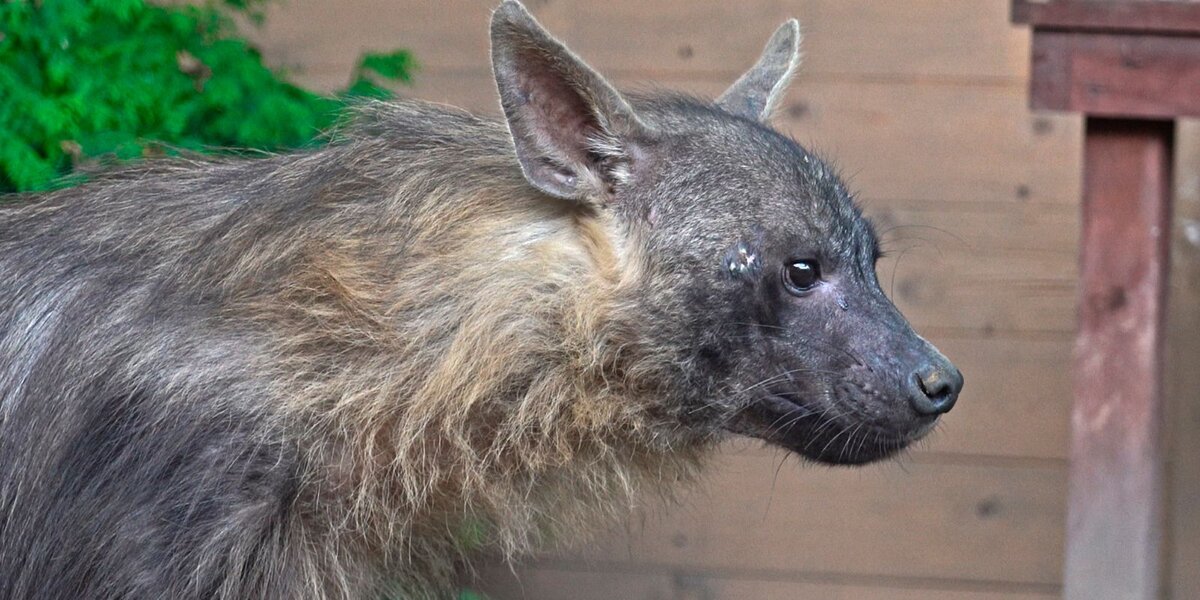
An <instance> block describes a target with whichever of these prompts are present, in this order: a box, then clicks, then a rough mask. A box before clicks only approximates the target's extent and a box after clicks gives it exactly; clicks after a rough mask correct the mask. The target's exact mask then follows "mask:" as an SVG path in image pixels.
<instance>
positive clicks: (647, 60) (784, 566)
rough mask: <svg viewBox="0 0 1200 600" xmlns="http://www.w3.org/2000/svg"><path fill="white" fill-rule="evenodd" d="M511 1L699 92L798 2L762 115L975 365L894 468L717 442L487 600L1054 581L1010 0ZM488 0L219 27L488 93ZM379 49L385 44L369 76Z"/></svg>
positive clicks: (1186, 305) (1051, 147)
mask: <svg viewBox="0 0 1200 600" xmlns="http://www.w3.org/2000/svg"><path fill="white" fill-rule="evenodd" d="M526 3H527V5H528V6H529V8H530V9H531V10H533V11H534V12H535V14H536V15H537V16H538V17H539V19H540V20H541V21H542V22H543V23H544V24H545V25H546V26H547V27H548V28H549V29H550V30H551V31H552V32H554V33H555V34H556V35H558V36H559V37H560V38H561V39H563V40H564V41H566V42H567V44H568V45H570V46H571V47H572V48H573V49H574V50H575V51H576V52H577V53H578V54H580V55H581V56H582V57H583V58H584V59H585V60H587V61H589V62H590V63H591V64H592V65H593V66H595V67H597V68H599V69H600V70H602V71H603V72H604V73H606V74H608V75H609V76H611V77H612V78H613V79H614V80H615V81H616V82H617V83H618V84H619V85H622V86H625V87H630V88H638V87H642V88H645V87H647V86H659V87H664V88H672V89H679V90H684V91H690V92H694V93H696V94H700V95H704V96H713V95H715V94H717V93H719V92H720V91H721V90H723V89H724V88H725V87H726V86H727V85H728V84H729V83H731V82H732V81H733V80H734V79H735V78H736V77H737V75H738V74H740V72H741V71H742V70H744V69H745V68H747V67H748V66H749V65H750V64H751V63H752V62H753V61H754V60H755V58H756V57H757V56H758V53H759V52H760V50H761V48H762V45H763V43H764V42H765V41H766V38H767V36H768V35H770V33H771V32H772V31H773V30H774V28H775V27H776V26H777V25H779V23H780V22H782V21H783V20H784V19H786V18H789V17H797V18H799V19H800V21H801V23H802V26H803V29H804V32H805V41H804V50H805V60H804V64H803V66H802V69H801V71H800V74H799V76H798V77H797V79H796V80H795V82H794V84H793V86H792V89H791V92H790V94H789V95H788V98H787V100H786V101H785V102H784V103H783V104H782V105H781V107H780V109H779V112H778V115H777V116H778V118H777V124H778V126H779V127H780V128H782V129H783V130H786V131H787V132H788V133H790V134H791V135H792V136H794V137H795V138H796V139H797V140H799V141H800V142H801V143H802V144H805V145H808V146H810V147H812V148H815V149H817V150H819V151H820V152H822V153H824V154H826V155H828V156H829V157H831V158H832V159H833V160H834V161H835V163H837V164H838V165H839V166H840V167H841V168H842V169H843V170H844V171H845V172H846V173H847V174H848V175H849V177H850V179H851V183H852V187H853V188H855V189H856V190H857V191H858V192H859V194H860V196H861V198H862V200H863V204H864V206H865V209H866V211H867V212H868V213H869V215H870V216H871V217H872V218H873V219H874V220H875V221H876V223H877V224H878V226H879V230H880V231H881V232H883V237H884V240H885V248H886V249H887V251H888V253H889V256H888V258H886V259H885V260H884V261H883V262H882V263H881V266H880V279H881V281H882V283H883V285H884V288H885V290H886V291H888V292H889V293H890V294H891V295H892V297H893V298H894V299H895V300H896V301H897V303H898V304H899V305H900V307H901V309H902V310H903V312H904V313H905V314H906V315H907V316H908V317H909V318H910V319H911V320H912V321H913V323H914V325H915V326H916V328H917V329H918V331H920V332H921V333H922V334H923V335H925V336H926V337H928V338H929V339H930V340H931V341H933V342H934V343H935V344H936V345H938V346H939V347H940V348H941V349H942V350H943V351H944V352H945V353H946V354H947V355H948V356H949V357H951V358H952V359H953V360H954V361H955V362H956V363H958V365H959V366H960V367H961V368H962V370H963V371H964V373H965V375H966V379H967V386H966V391H965V393H964V396H963V397H962V399H961V401H960V402H959V405H958V407H957V408H956V409H955V411H954V412H953V413H951V414H950V415H948V417H947V418H946V419H945V420H944V424H943V426H942V427H941V428H940V430H939V431H938V433H937V434H935V435H934V436H932V437H931V438H930V439H929V440H928V441H927V442H926V443H924V444H923V445H922V446H921V447H920V448H919V449H917V450H915V451H913V452H912V453H911V454H909V455H907V456H906V457H904V458H903V459H902V460H900V461H899V462H898V463H889V464H884V465H878V466H870V467H865V468H860V469H853V470H851V469H828V468H821V467H814V466H810V465H805V464H801V463H799V462H798V461H797V460H796V459H793V458H787V457H785V456H784V455H782V454H780V453H777V452H774V451H772V450H769V449H764V448H761V447H760V446H758V445H757V444H751V443H735V444H732V445H730V446H729V447H728V448H727V449H726V451H725V452H723V454H722V456H721V457H720V459H719V460H718V461H717V464H716V468H715V469H714V470H712V471H711V472H710V474H709V476H708V477H707V478H706V479H705V480H704V482H703V484H702V485H700V486H699V487H698V488H697V489H695V490H694V491H692V492H691V493H689V494H687V495H685V496H684V497H683V501H682V503H681V504H679V505H675V506H665V505H662V504H660V503H658V502H656V501H654V500H653V499H647V500H646V503H645V506H644V507H642V509H641V510H640V511H639V512H638V514H637V515H635V516H634V517H633V518H631V519H630V520H629V521H628V522H627V523H624V524H623V525H622V526H620V527H617V528H615V529H614V530H613V531H611V532H610V533H608V534H607V535H606V536H604V538H603V539H602V540H601V542H599V543H596V544H589V545H588V546H587V547H585V548H576V549H573V550H571V551H568V552H564V553H558V554H551V555H546V556H544V557H541V558H539V559H537V560H535V561H532V562H529V563H526V564H523V565H521V566H520V567H519V568H517V569H516V572H515V573H514V572H512V571H510V569H509V568H508V567H506V566H504V565H495V566H491V567H485V568H484V569H483V570H482V571H481V573H480V575H479V578H478V580H477V581H474V582H473V583H471V585H472V586H473V587H474V588H476V589H478V590H480V591H481V592H483V593H485V594H486V595H487V596H488V597H491V598H496V599H510V598H512V599H515V598H531V599H560V598H561V599H563V600H566V599H572V600H580V599H602V598H630V599H647V600H650V599H664V600H665V599H692V598H695V599H713V600H717V599H734V598H764V599H783V598H828V599H871V600H874V599H899V600H906V599H914V600H915V599H922V600H949V599H965V600H1034V599H1038V600H1042V599H1049V598H1056V597H1058V596H1059V595H1060V593H1061V584H1060V581H1061V574H1062V560H1063V539H1064V534H1065V531H1064V529H1065V515H1066V481H1067V479H1066V477H1067V464H1068V463H1067V449H1068V440H1069V438H1068V427H1069V412H1070V403H1071V373H1070V367H1071V348H1072V343H1073V331H1074V328H1075V325H1076V322H1075V310H1074V306H1075V302H1076V295H1075V291H1076V286H1075V282H1076V273H1077V267H1076V264H1077V249H1076V245H1077V242H1078V230H1079V223H1078V220H1079V219H1078V212H1079V209H1078V203H1079V198H1080V195H1081V189H1080V182H1081V175H1080V173H1081V168H1082V165H1081V144H1082V125H1081V119H1080V117H1078V116H1075V115H1062V114H1050V113H1036V112H1032V111H1030V110H1029V109H1028V108H1027V104H1028V90H1027V86H1028V74H1029V65H1030V55H1029V52H1030V50H1029V48H1030V34H1029V31H1028V29H1027V28H1026V27H1024V26H1019V25H1013V24H1012V23H1011V22H1010V15H1009V0H740V1H738V2H730V1H726V0H686V1H685V0H658V1H653V2H651V1H646V0H607V1H603V2H598V1H595V0H590V1H589V0H528V1H527V2H526ZM50 4H51V0H46V5H50ZM233 4H236V3H233ZM495 4H496V2H494V1H492V0H437V1H433V0H336V1H335V0H288V1H280V2H272V3H265V4H260V5H259V6H258V8H257V9H256V12H257V13H258V14H257V15H255V16H246V15H240V16H237V17H236V21H237V22H238V24H239V29H240V31H241V32H242V34H243V35H245V36H248V38H249V40H250V42H251V43H252V45H253V46H254V47H257V48H258V49H259V50H261V53H262V57H263V60H264V61H265V64H266V65H267V66H268V67H270V68H272V69H274V70H275V72H276V73H279V74H282V76H284V77H286V78H287V79H288V80H290V81H292V82H295V83H296V84H298V85H299V86H302V87H304V88H308V89H310V90H313V91H316V92H321V93H331V94H332V93H341V94H342V95H343V96H341V97H344V96H345V94H347V93H350V92H354V91H355V90H357V92H358V93H360V94H365V95H373V94H377V93H381V90H392V91H393V92H394V93H396V94H398V95H400V96H410V97H417V98H424V99H428V100H433V101H437V102H444V103H448V104H454V105H457V106H462V107H466V108H469V109H472V110H474V111H478V112H482V113H488V114H498V104H497V100H496V95H495V90H494V84H493V82H492V80H491V76H490V71H489V66H488V58H487V57H488V54H487V51H488V47H487V20H488V18H489V15H490V11H491V9H492V8H494V5H495ZM2 44H3V40H0V49H2ZM398 48H403V49H405V50H407V51H408V52H410V53H411V54H403V55H402V58H399V59H398V58H397V56H398V55H397V54H395V50H396V49H398ZM372 53H373V55H375V56H382V57H385V58H384V59H377V60H376V62H375V63H374V71H371V68H367V69H366V70H365V71H364V66H363V65H364V62H363V60H362V58H363V56H364V54H367V55H368V56H370V55H372ZM387 57H390V58H387ZM176 59H177V62H179V65H180V69H184V68H185V67H187V66H188V65H191V68H193V69H200V71H203V69H202V68H201V66H203V65H204V64H207V63H205V61H204V58H203V57H200V58H199V59H198V60H199V62H200V63H201V66H196V65H193V64H191V63H188V62H187V61H186V60H184V59H182V58H179V57H176ZM185 63H186V64H185ZM369 66H370V65H368V67H369ZM206 68H207V67H206ZM365 72H368V74H369V72H373V73H375V74H376V75H378V77H374V78H368V79H369V81H368V82H367V83H365V84H364V83H363V74H364V73H365ZM210 75H211V74H210ZM218 75H219V74H218ZM211 76H212V77H216V76H217V75H211ZM193 79H195V77H193ZM406 82H407V83H406ZM2 83H3V82H2V80H0V84H2ZM374 86H378V89H376V88H375V87H374ZM289 93H290V92H289ZM2 102H3V100H0V103H2ZM264 110H265V109H264ZM252 112H256V111H252ZM304 114H307V113H304ZM13 118H15V117H13V116H11V115H9V116H5V115H3V114H0V121H2V120H5V119H7V120H8V122H11V120H12V119H13ZM323 124H326V122H325V121H320V120H317V121H313V122H312V123H308V122H304V123H301V125H303V126H305V127H308V128H310V129H311V128H314V127H318V126H321V125H323ZM1177 139H1178V149H1177V157H1178V158H1177V168H1176V181H1175V190H1176V208H1175V221H1174V227H1173V231H1172V244H1173V256H1172V260H1173V265H1172V281H1171V290H1170V314H1169V319H1168V322H1169V327H1168V330H1169V339H1168V351H1167V356H1168V363H1167V392H1168V396H1169V400H1170V405H1171V409H1170V410H1171V418H1170V419H1169V421H1170V423H1169V427H1168V430H1169V431H1168V438H1169V439H1168V444H1169V449H1170V450H1169V453H1168V456H1169V459H1168V465H1167V468H1168V471H1167V473H1168V479H1169V490H1170V491H1169V493H1168V497H1169V507H1168V510H1167V513H1166V514H1167V516H1166V518H1167V519H1168V521H1169V523H1168V527H1167V530H1168V532H1169V533H1168V543H1167V554H1166V567H1167V570H1166V575H1165V576H1166V578H1167V580H1168V585H1167V587H1168V589H1169V593H1170V594H1171V597H1172V598H1180V599H1182V598H1200V569H1197V568H1196V565H1200V433H1198V432H1200V398H1198V397H1200V369H1197V368H1196V365H1197V360H1198V359H1200V335H1197V332H1200V304H1198V303H1197V299H1198V298H1200V126H1198V125H1197V124H1196V123H1192V122H1187V121H1184V122H1182V124H1181V125H1180V129H1179V133H1178V138H1177ZM201 142H203V143H211V142H205V141H203V140H201V141H200V142H197V143H201ZM298 144H300V142H295V143H292V144H291V145H298ZM228 145H231V146H236V145H238V139H237V138H236V137H231V138H230V141H229V142H228ZM139 148H141V147H140V146H139ZM71 151H74V152H75V155H76V156H71ZM65 152H66V154H67V155H68V156H67V159H68V160H76V159H78V158H79V157H78V154H79V151H78V149H76V148H74V147H71V146H66V150H65ZM137 152H143V153H145V150H144V149H141V150H137V151H135V152H134V154H136V153H137ZM0 160H3V155H0ZM80 160H82V159H80Z"/></svg>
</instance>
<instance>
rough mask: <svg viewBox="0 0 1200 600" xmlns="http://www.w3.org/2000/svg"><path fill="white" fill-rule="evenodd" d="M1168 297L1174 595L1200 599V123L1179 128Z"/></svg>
mask: <svg viewBox="0 0 1200 600" xmlns="http://www.w3.org/2000/svg"><path fill="white" fill-rule="evenodd" d="M1176 152H1177V159H1176V165H1177V170H1176V172H1177V175H1176V186H1175V189H1176V194H1175V228H1174V235H1173V236H1172V241H1173V247H1172V249H1171V286H1170V288H1169V289H1170V291H1169V296H1170V297H1169V299H1168V300H1167V312H1168V315H1167V342H1166V343H1167V351H1166V360H1167V363H1166V394H1167V401H1168V404H1169V405H1170V406H1169V410H1170V414H1171V415H1172V417H1171V418H1170V419H1168V421H1167V423H1168V425H1167V434H1168V435H1167V438H1168V439H1169V440H1170V442H1171V449H1170V454H1169V457H1168V460H1169V464H1170V469H1169V472H1168V476H1169V478H1170V481H1169V486H1168V487H1169V489H1170V513H1169V517H1168V518H1169V521H1168V522H1169V537H1170V540H1171V541H1170V543H1169V544H1168V545H1167V547H1168V548H1170V549H1171V556H1170V559H1169V561H1168V570H1169V577H1168V578H1167V584H1168V594H1167V597H1168V598H1176V599H1181V598H1200V569H1196V565H1200V369H1197V368H1196V365H1197V364H1200V337H1198V336H1197V335H1196V332H1197V331H1200V302H1197V301H1196V300H1197V298H1200V122H1197V121H1183V122H1181V123H1180V124H1179V135H1178V137H1177V142H1176Z"/></svg>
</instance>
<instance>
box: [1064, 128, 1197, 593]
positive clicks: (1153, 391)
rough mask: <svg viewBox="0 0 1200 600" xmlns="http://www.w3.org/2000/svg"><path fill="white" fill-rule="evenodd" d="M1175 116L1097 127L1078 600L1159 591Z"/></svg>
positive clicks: (1082, 364)
mask: <svg viewBox="0 0 1200 600" xmlns="http://www.w3.org/2000/svg"><path fill="white" fill-rule="evenodd" d="M1173 144H1174V124H1173V122H1170V121H1139V120H1115V119H1102V118H1094V117H1090V118H1088V119H1087V123H1086V141H1085V149H1084V154H1085V163H1084V169H1085V173H1084V201H1083V232H1082V237H1081V243H1082V249H1081V261H1080V290H1081V297H1080V305H1079V310H1080V314H1079V334H1078V339H1077V343H1076V348H1075V373H1076V382H1075V403H1074V408H1073V411H1072V432H1071V475H1070V492H1069V494H1070V498H1069V505H1068V510H1067V536H1068V537H1067V558H1066V566H1065V572H1064V578H1065V581H1064V584H1065V589H1064V591H1065V597H1066V598H1067V599H1068V600H1105V599H1109V598H1111V599H1114V600H1115V599H1122V600H1152V599H1157V598H1158V597H1159V596H1158V594H1159V587H1160V569H1159V564H1160V560H1161V557H1160V551H1161V546H1162V544H1161V542H1162V537H1163V534H1162V530H1163V524H1162V498H1163V491H1162V482H1163V477H1162V471H1163V457H1162V441H1161V438H1160V430H1161V422H1160V421H1161V418H1162V417H1161V415H1162V413H1163V411H1162V403H1163V400H1162V393H1161V365H1162V341H1163V331H1162V328H1163V316H1164V301H1165V293H1164V292H1165V289H1166V280H1167V267H1168V238H1169V232H1170V214H1171V161H1172V151H1173Z"/></svg>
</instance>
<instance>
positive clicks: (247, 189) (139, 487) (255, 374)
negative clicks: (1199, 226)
mask: <svg viewBox="0 0 1200 600" xmlns="http://www.w3.org/2000/svg"><path fill="white" fill-rule="evenodd" d="M361 113H362V114H360V115H359V119H358V124H357V125H356V126H354V127H352V128H350V129H349V130H347V131H346V132H343V134H342V135H341V137H340V139H339V141H338V142H337V143H335V144H333V145H330V146H329V147H326V148H324V149H321V150H316V151H312V152H308V153H304V154H297V155H286V156H274V157H267V158H261V159H257V160H252V161H241V160H236V161H200V160H176V161H166V162H154V163H150V164H148V165H146V166H141V167H135V168H131V169H128V170H124V171H120V172H117V173H113V174H110V175H107V176H104V177H101V178H99V179H97V180H96V181H93V182H91V183H88V184H86V185H84V186H82V187H79V188H75V189H69V190H64V191H61V192H56V193H54V194H52V195H49V196H46V197H42V198H40V199H39V200H38V201H37V202H35V203H30V204H22V203H16V204H15V205H11V206H7V207H4V208H0V282H3V284H2V285H3V293H0V598H84V597H86V598H135V597H136V598H199V597H222V598H252V597H253V598H258V597H263V598H304V597H313V598H317V597H325V598H358V597H370V596H371V595H374V594H385V593H390V594H401V595H405V597H427V596H428V597H440V595H441V594H445V593H446V590H447V589H449V588H448V586H449V585H450V582H451V580H452V579H453V577H454V573H455V572H456V569H458V568H459V567H460V566H461V563H462V557H463V556H464V554H465V553H468V552H474V551H477V550H479V549H481V548H482V549H485V550H486V549H492V550H495V551H498V552H500V553H503V554H506V555H513V554H517V553H521V552H525V551H528V550H530V549H531V548H534V547H537V546H541V545H544V544H546V543H548V542H551V543H552V542H554V541H556V540H560V539H563V538H567V537H569V538H573V539H574V538H578V536H579V534H580V533H581V532H582V531H586V530H588V529H590V528H591V527H590V526H589V525H588V524H592V523H595V522H596V521H597V519H596V517H597V515H604V514H608V513H612V512H613V509H614V508H623V507H625V506H627V505H628V504H629V503H630V501H631V499H632V498H634V497H635V494H636V493H637V492H639V491H641V490H644V489H669V488H672V487H674V486H675V484H676V483H677V482H679V481H681V480H685V479H688V478H689V476H690V474H691V473H692V472H693V470H694V469H695V467H696V466H697V465H698V464H699V461H700V460H701V458H702V456H703V455H704V454H705V451H706V450H707V449H708V448H709V446H710V445H711V440H709V439H708V438H706V437H704V436H697V435H690V434H688V433H687V432H682V431H681V432H680V433H679V434H678V435H664V434H663V433H662V432H663V431H664V425H663V424H664V423H672V422H678V420H679V418H678V416H677V415H674V414H672V410H673V408H672V406H673V404H672V403H671V398H670V397H669V394H668V393H667V391H666V390H662V389H659V388H658V387H657V384H655V383H653V382H660V381H664V380H666V379H668V378H667V377H665V376H664V374H663V372H662V371H663V370H664V369H670V368H671V367H670V365H671V361H673V360H675V359H676V357H677V356H679V354H680V353H679V349H678V348H674V347H671V346H670V344H666V343H664V342H663V341H662V340H651V339H647V338H645V337H644V334H643V333H641V332H643V331H644V330H645V327H639V326H638V324H639V323H638V321H639V320H644V319H646V318H647V315H646V314H645V311H644V310H643V309H642V308H641V306H642V303H639V302H637V298H639V297H640V295H643V294H645V293H647V292H646V289H647V286H648V285H649V284H648V283H647V282H648V281H650V280H651V279H652V275H653V274H652V273H649V272H648V270H649V269H651V268H652V267H650V266H649V264H648V262H647V261H645V260H644V257H643V256H641V255H639V254H638V253H637V250H636V249H637V248H638V247H639V245H638V244H637V243H616V242H617V241H628V240H636V239H637V236H639V235H640V234H641V232H639V231H638V230H637V229H636V228H635V227H632V226H624V225H620V224H618V221H617V220H615V219H614V218H613V217H612V216H611V215H608V214H606V213H604V212H602V211H593V210H590V209H589V208H587V207H585V206H579V205H573V204H570V203H564V202H561V201H555V200H554V199H551V198H548V197H546V196H544V195H542V194H539V193H537V192H535V191H533V189H532V188H531V187H530V186H529V185H528V184H527V183H526V182H525V180H524V179H523V178H522V176H521V172H520V169H519V168H518V167H517V165H516V162H515V158H514V157H513V154H512V147H511V141H510V139H509V138H508V134H507V131H506V129H505V126H504V125H503V124H502V123H500V122H495V121H490V120H485V119H480V118H476V117H473V116H471V115H468V114H465V113H461V112H456V111H453V110H450V109H446V108H442V107H435V106H432V105H427V104H421V103H415V102H404V103H389V104H377V105H372V106H368V107H365V108H364V109H362V111H361Z"/></svg>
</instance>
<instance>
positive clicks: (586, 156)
mask: <svg viewBox="0 0 1200 600" xmlns="http://www.w3.org/2000/svg"><path fill="white" fill-rule="evenodd" d="M491 41H492V71H493V73H494V75H495V77H496V87H497V89H498V90H499V92H500V104H501V106H502V107H503V109H504V116H505V118H506V119H507V122H508V129H509V133H510V134H511V135H512V139H513V145H514V146H515V148H516V151H517V158H518V160H519V161H520V163H521V170H522V171H523V172H524V174H525V178H526V179H527V180H528V181H529V183H530V184H532V185H533V186H534V187H536V188H538V189H539V190H541V191H543V192H545V193H546V194H549V195H551V196H555V197H558V198H565V199H571V200H577V201H596V200H597V199H600V202H601V203H603V201H604V200H603V198H605V197H606V196H608V195H610V194H611V191H612V189H613V188H614V186H615V185H616V184H618V183H621V182H623V181H625V180H627V179H628V178H629V177H630V172H631V163H632V162H633V161H634V160H635V157H636V156H637V155H638V154H639V153H638V152H637V151H636V150H637V146H638V145H639V144H640V143H642V142H644V141H646V140H648V139H649V137H650V134H651V131H650V128H649V127H647V126H646V124H644V123H643V122H642V121H641V119H639V118H638V116H637V114H636V113H635V112H634V110H633V107H632V106H630V104H629V103H628V102H627V101H626V100H625V98H624V97H623V96H621V94H620V93H619V92H617V90H616V89H615V88H614V87H613V86H612V85H610V84H609V83H608V82H607V81H605V79H604V78H603V77H602V76H600V74H599V73H597V72H596V71H595V70H593V69H592V68H591V67H589V66H588V65H587V64H585V63H584V62H583V61H582V60H580V59H579V57H577V56H575V54H573V53H572V52H571V51H570V50H568V49H567V48H566V46H564V45H563V44H562V43H561V42H559V41H558V40H556V39H554V38H553V37H551V36H550V34H549V33H547V32H546V30H545V29H543V28H542V26H541V25H539V24H538V22H537V21H536V20H535V19H534V18H533V15H531V14H529V11H528V10H526V9H525V7H524V6H522V5H521V3H520V2H517V1H516V0H506V1H505V2H503V3H502V4H501V5H500V7H499V8H497V9H496V12H495V13H493V15H492V24H491Z"/></svg>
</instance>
